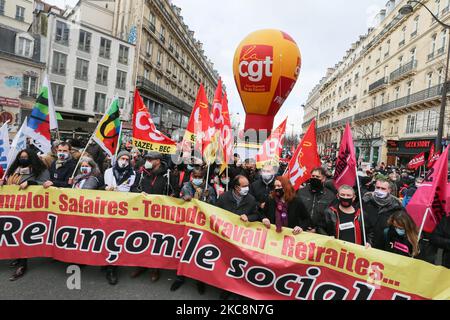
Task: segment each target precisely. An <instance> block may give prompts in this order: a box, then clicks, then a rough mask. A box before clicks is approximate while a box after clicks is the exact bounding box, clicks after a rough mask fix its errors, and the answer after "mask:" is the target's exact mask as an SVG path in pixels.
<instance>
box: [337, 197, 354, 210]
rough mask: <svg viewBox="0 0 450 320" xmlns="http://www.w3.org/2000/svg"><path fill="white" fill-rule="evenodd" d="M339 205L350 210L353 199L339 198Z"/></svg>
mask: <svg viewBox="0 0 450 320" xmlns="http://www.w3.org/2000/svg"><path fill="white" fill-rule="evenodd" d="M339 204H340V205H341V206H342V207H343V208H350V207H351V206H352V204H353V199H347V198H341V197H339Z"/></svg>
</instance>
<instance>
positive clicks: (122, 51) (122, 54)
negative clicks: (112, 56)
mask: <svg viewBox="0 0 450 320" xmlns="http://www.w3.org/2000/svg"><path fill="white" fill-rule="evenodd" d="M129 51H130V48H128V47H127V46H123V45H120V47H119V62H120V63H122V64H128V53H129Z"/></svg>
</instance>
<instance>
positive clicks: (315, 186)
mask: <svg viewBox="0 0 450 320" xmlns="http://www.w3.org/2000/svg"><path fill="white" fill-rule="evenodd" d="M309 185H310V186H311V190H312V191H316V192H317V191H322V190H323V183H322V181H321V180H319V179H315V178H311V179H310V180H309Z"/></svg>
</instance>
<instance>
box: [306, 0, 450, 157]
mask: <svg viewBox="0 0 450 320" xmlns="http://www.w3.org/2000/svg"><path fill="white" fill-rule="evenodd" d="M406 3H407V0H400V1H399V0H397V1H395V0H390V1H388V2H387V4H386V7H385V8H384V9H383V10H381V12H380V13H379V15H378V17H377V19H378V23H377V25H376V27H374V28H371V29H369V30H368V32H367V34H365V35H363V36H361V37H360V38H359V39H358V41H356V42H355V43H354V44H353V45H352V46H351V48H349V50H348V51H347V52H346V53H345V55H344V57H343V59H342V60H341V61H340V62H338V63H337V64H336V65H335V66H334V67H333V68H331V69H330V70H329V71H328V74H327V75H326V76H325V77H324V78H323V79H322V81H321V82H320V84H319V85H318V88H315V90H313V92H314V93H315V94H311V95H310V98H309V99H308V102H307V103H306V105H305V118H304V124H303V127H304V129H305V128H306V127H307V124H308V121H311V119H312V117H314V116H315V115H314V112H311V110H312V108H317V109H318V142H319V151H320V152H321V154H322V155H335V154H336V151H337V149H338V147H339V144H340V140H341V137H342V134H343V131H344V128H345V124H346V123H347V122H350V123H351V124H352V127H353V132H354V139H355V147H356V149H357V150H356V151H357V156H358V158H359V160H361V161H365V162H370V163H379V162H382V161H383V162H386V163H387V164H391V165H395V164H397V165H399V164H406V163H407V162H408V161H409V160H410V159H411V158H412V157H413V156H415V155H416V154H418V153H421V152H428V151H429V149H430V147H431V145H432V144H433V143H434V140H435V137H436V135H437V130H438V120H439V106H440V104H441V95H442V88H443V85H444V82H445V80H444V77H445V74H444V72H445V63H446V57H447V46H448V41H449V35H448V32H447V31H446V30H445V29H443V28H442V26H441V25H439V24H438V23H437V22H435V20H434V19H433V18H432V16H431V15H430V13H429V12H428V11H427V10H426V9H425V8H424V7H422V6H420V5H417V4H413V7H414V12H413V13H412V14H410V15H406V16H405V15H402V14H401V13H399V9H400V8H401V7H402V6H404V5H405V4H406ZM423 3H424V4H426V5H427V6H428V7H429V8H430V9H431V10H432V11H433V12H434V14H435V15H436V16H438V17H439V19H441V20H443V21H444V22H445V23H448V22H450V10H449V9H450V0H427V1H423ZM317 92H318V93H317ZM317 95H318V97H317ZM447 109H448V108H447ZM446 119H447V120H446V121H445V128H444V137H445V140H448V139H449V121H448V112H447V114H446Z"/></svg>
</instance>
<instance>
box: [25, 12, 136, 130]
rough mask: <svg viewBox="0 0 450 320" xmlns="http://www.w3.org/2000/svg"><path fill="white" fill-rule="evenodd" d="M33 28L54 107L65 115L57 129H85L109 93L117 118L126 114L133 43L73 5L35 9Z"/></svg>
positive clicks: (92, 126) (129, 114) (105, 103)
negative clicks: (88, 21) (40, 46)
mask: <svg viewBox="0 0 450 320" xmlns="http://www.w3.org/2000/svg"><path fill="white" fill-rule="evenodd" d="M33 31H34V32H35V33H38V34H41V35H42V42H43V50H44V52H45V57H46V58H45V61H46V63H47V68H46V72H47V73H48V75H49V80H50V83H51V87H52V93H53V98H54V102H55V107H56V110H57V111H58V112H60V113H61V115H62V117H63V118H64V121H61V122H60V131H62V132H64V133H72V132H76V133H77V134H85V135H89V134H90V133H92V131H93V130H94V129H95V127H96V125H97V122H98V120H99V119H100V118H101V116H102V115H103V114H104V112H105V110H106V109H107V108H108V106H109V105H110V103H111V101H112V99H113V98H114V97H118V98H119V101H120V108H121V116H122V120H123V121H125V122H129V121H130V120H131V117H132V103H133V92H134V85H133V79H132V76H133V66H134V50H135V46H134V45H132V44H129V43H128V42H126V41H123V40H122V39H119V38H116V37H114V36H112V35H111V32H109V33H108V32H105V30H103V29H102V28H100V27H99V28H96V27H95V26H94V25H93V24H86V23H84V21H83V17H82V16H80V15H79V14H77V11H76V10H74V11H71V12H67V13H65V14H64V16H61V15H59V14H57V13H55V12H49V13H46V12H43V11H42V12H36V17H35V23H33Z"/></svg>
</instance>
